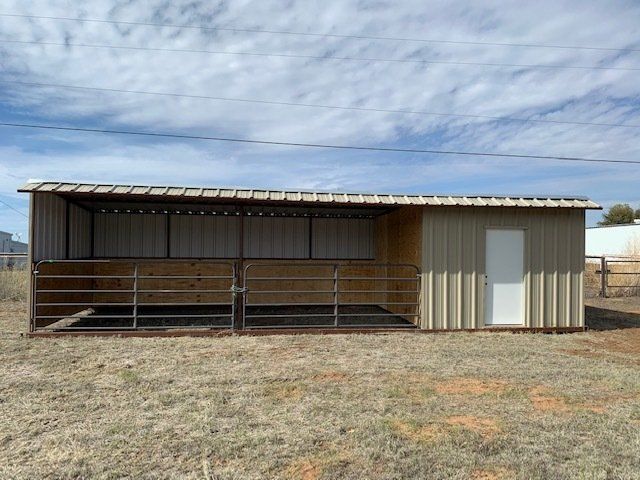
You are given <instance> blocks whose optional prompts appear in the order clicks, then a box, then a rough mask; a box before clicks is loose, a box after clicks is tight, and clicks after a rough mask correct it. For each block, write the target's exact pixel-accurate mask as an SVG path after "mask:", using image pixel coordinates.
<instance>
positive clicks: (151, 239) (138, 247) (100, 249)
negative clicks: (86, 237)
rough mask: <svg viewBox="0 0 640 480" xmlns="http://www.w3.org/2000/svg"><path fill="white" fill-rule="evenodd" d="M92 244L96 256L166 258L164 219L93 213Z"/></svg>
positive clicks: (141, 215) (156, 216) (161, 217)
mask: <svg viewBox="0 0 640 480" xmlns="http://www.w3.org/2000/svg"><path fill="white" fill-rule="evenodd" d="M94 242H95V243H94V255H95V256H96V257H114V258H118V257H120V258H123V257H124V258H126V257H131V258H134V257H135V258H154V257H165V256H166V254H167V216H166V215H153V214H131V213H96V214H95V220H94Z"/></svg>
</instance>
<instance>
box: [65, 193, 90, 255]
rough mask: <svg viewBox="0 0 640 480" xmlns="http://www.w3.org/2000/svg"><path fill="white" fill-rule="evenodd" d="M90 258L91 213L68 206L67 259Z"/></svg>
mask: <svg viewBox="0 0 640 480" xmlns="http://www.w3.org/2000/svg"><path fill="white" fill-rule="evenodd" d="M90 256H91V212H89V211H87V210H85V209H84V208H80V207H78V206H77V205H74V204H72V203H70V204H69V258H71V259H73V258H86V257H90Z"/></svg>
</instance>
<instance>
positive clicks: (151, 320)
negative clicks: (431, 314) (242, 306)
mask: <svg viewBox="0 0 640 480" xmlns="http://www.w3.org/2000/svg"><path fill="white" fill-rule="evenodd" d="M138 313H139V315H140V318H139V319H138V328H144V329H164V328H184V329H189V328H230V326H231V308H230V307H228V306H202V307H198V306H190V307H185V306H162V307H141V308H140V309H139V312H138ZM246 313H247V321H246V327H247V328H263V327H264V328H267V327H268V328H280V327H333V326H334V325H335V324H334V321H335V316H334V311H333V306H332V305H289V306H262V307H247V309H246ZM131 314H132V312H131V310H130V309H129V308H128V307H96V308H94V309H93V313H92V314H89V315H86V316H83V317H76V318H75V319H73V320H72V321H69V320H67V321H65V322H63V323H64V326H62V325H61V324H60V323H58V324H53V325H51V326H50V327H49V328H48V329H52V330H56V331H64V330H69V329H70V328H72V329H74V330H82V329H91V328H109V329H117V328H122V329H127V328H131V327H132V326H133V319H132V318H130V317H131ZM338 314H339V316H340V317H339V326H340V327H345V328H350V327H358V326H362V325H366V326H367V327H368V328H376V327H379V328H388V326H389V325H393V326H394V327H396V328H397V327H407V328H416V326H415V325H414V324H413V323H412V322H410V321H409V320H407V319H405V318H403V317H402V316H400V315H395V314H393V313H392V312H389V311H388V310H386V309H384V308H382V307H380V306H378V305H358V306H355V305H345V306H341V307H340V308H339V309H338ZM103 317H114V318H103Z"/></svg>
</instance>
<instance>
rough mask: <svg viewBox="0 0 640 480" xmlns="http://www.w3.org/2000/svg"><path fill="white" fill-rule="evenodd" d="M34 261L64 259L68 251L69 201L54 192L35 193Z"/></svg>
mask: <svg viewBox="0 0 640 480" xmlns="http://www.w3.org/2000/svg"><path fill="white" fill-rule="evenodd" d="M32 198H33V218H32V219H31V222H32V223H33V238H32V239H30V241H31V242H32V244H33V246H32V249H33V250H32V252H33V261H34V262H37V261H39V260H49V259H55V260H60V259H64V258H65V256H66V251H67V234H66V228H67V202H66V201H65V200H64V199H62V198H60V197H58V196H57V195H55V194H53V193H35V194H34V195H33V197H32Z"/></svg>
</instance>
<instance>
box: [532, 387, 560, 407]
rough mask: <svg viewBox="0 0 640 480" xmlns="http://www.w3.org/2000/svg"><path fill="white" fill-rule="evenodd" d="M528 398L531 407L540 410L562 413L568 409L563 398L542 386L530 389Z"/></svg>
mask: <svg viewBox="0 0 640 480" xmlns="http://www.w3.org/2000/svg"><path fill="white" fill-rule="evenodd" d="M529 398H530V399H531V403H532V404H533V408H535V409H536V410H539V411H542V412H551V413H564V412H568V411H569V406H568V405H567V402H566V401H565V399H564V398H562V397H557V396H555V395H553V394H552V393H551V391H550V389H549V388H547V387H544V386H538V387H533V388H532V389H530V390H529Z"/></svg>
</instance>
